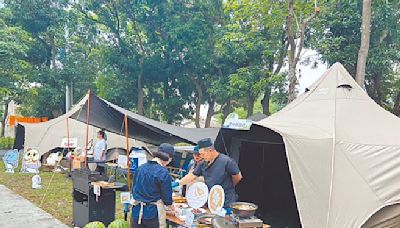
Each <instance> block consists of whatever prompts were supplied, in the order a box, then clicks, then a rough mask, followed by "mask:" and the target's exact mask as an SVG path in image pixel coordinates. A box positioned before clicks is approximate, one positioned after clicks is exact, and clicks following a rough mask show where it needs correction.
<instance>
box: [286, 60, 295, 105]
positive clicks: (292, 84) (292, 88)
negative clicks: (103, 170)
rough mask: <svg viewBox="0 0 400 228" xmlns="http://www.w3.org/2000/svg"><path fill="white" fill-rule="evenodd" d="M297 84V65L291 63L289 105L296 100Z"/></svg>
mask: <svg viewBox="0 0 400 228" xmlns="http://www.w3.org/2000/svg"><path fill="white" fill-rule="evenodd" d="M296 84H297V77H296V65H294V64H293V63H292V64H290V63H289V91H288V92H289V96H288V103H290V102H292V101H293V100H294V99H296Z"/></svg>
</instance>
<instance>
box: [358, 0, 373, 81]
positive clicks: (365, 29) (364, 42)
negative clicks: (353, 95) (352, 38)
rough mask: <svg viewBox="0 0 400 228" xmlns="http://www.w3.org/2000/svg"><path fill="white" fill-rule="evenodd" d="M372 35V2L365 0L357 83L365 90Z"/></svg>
mask: <svg viewBox="0 0 400 228" xmlns="http://www.w3.org/2000/svg"><path fill="white" fill-rule="evenodd" d="M370 33H371V0H363V11H362V22H361V45H360V50H359V51H358V59H357V72H356V82H357V83H358V84H359V85H360V86H361V87H362V88H364V89H365V84H364V83H365V68H366V65H367V57H368V49H369V39H370Z"/></svg>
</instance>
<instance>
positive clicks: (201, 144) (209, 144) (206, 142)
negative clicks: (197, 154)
mask: <svg viewBox="0 0 400 228" xmlns="http://www.w3.org/2000/svg"><path fill="white" fill-rule="evenodd" d="M197 146H198V147H199V150H200V149H203V148H208V147H212V146H213V143H212V140H211V139H210V138H205V139H202V140H200V141H198V142H197Z"/></svg>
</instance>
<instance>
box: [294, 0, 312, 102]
mask: <svg viewBox="0 0 400 228" xmlns="http://www.w3.org/2000/svg"><path fill="white" fill-rule="evenodd" d="M288 9H289V14H288V17H287V34H288V42H289V46H290V49H289V53H288V59H289V75H288V76H289V96H288V102H289V103H290V102H292V101H293V100H294V99H295V98H296V84H297V77H296V66H297V63H298V62H299V60H300V55H301V52H302V50H303V47H304V39H305V32H306V28H307V25H308V24H309V23H310V22H311V20H312V19H314V17H315V16H316V15H317V14H318V13H319V8H315V12H314V13H313V14H311V15H310V16H308V17H307V18H305V19H304V20H303V21H302V22H301V25H300V35H299V37H298V38H299V46H298V47H297V45H296V42H295V39H296V37H295V36H296V35H295V34H296V33H295V32H294V31H293V27H294V23H293V22H294V18H295V14H294V0H288Z"/></svg>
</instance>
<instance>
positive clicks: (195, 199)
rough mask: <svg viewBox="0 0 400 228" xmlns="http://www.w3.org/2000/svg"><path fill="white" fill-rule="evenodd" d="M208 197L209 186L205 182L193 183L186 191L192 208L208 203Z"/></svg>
mask: <svg viewBox="0 0 400 228" xmlns="http://www.w3.org/2000/svg"><path fill="white" fill-rule="evenodd" d="M207 198H208V187H207V185H206V184H204V183H203V182H196V183H194V184H192V185H191V186H190V187H189V189H188V190H187V191H186V199H187V202H188V204H189V206H190V207H191V208H195V209H197V208H200V207H202V206H204V204H206V202H207Z"/></svg>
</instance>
